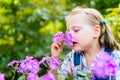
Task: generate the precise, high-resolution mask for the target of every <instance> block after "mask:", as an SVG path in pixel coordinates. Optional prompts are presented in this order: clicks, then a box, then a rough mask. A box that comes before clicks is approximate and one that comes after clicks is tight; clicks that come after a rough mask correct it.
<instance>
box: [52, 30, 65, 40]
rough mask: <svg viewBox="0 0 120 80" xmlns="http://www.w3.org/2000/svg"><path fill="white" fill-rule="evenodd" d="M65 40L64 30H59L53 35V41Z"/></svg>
mask: <svg viewBox="0 0 120 80" xmlns="http://www.w3.org/2000/svg"><path fill="white" fill-rule="evenodd" d="M63 40H64V34H63V32H58V33H56V34H55V35H54V37H53V42H62V41H63Z"/></svg>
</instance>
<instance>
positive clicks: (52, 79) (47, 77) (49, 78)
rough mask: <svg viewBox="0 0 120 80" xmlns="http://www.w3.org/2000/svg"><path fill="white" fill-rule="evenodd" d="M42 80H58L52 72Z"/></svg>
mask: <svg viewBox="0 0 120 80" xmlns="http://www.w3.org/2000/svg"><path fill="white" fill-rule="evenodd" d="M42 80H56V78H55V76H54V75H53V73H52V72H51V71H48V73H47V74H45V75H44V76H43V79H42Z"/></svg>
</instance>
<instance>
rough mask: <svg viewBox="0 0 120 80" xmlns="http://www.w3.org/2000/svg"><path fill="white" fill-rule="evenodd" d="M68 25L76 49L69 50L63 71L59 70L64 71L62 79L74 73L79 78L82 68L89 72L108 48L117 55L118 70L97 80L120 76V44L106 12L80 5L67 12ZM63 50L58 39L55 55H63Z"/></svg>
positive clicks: (55, 44) (56, 56) (57, 56)
mask: <svg viewBox="0 0 120 80" xmlns="http://www.w3.org/2000/svg"><path fill="white" fill-rule="evenodd" d="M66 26H67V32H70V33H71V34H72V36H73V46H72V48H73V50H72V51H71V52H70V53H69V54H67V56H66V59H65V60H64V61H63V63H62V66H61V69H60V71H59V74H64V75H63V76H61V77H62V80H65V79H66V78H67V76H69V75H70V74H72V75H73V76H74V80H78V76H80V75H78V72H77V71H78V70H83V71H84V72H85V73H86V74H87V73H89V72H90V71H91V69H92V67H93V66H95V65H94V62H93V60H94V59H95V58H96V57H97V56H101V55H102V54H103V53H104V52H105V51H107V52H109V53H110V54H111V56H113V57H114V59H115V62H116V63H117V73H116V75H114V76H109V77H107V78H97V77H96V78H95V80H120V52H119V51H117V50H118V49H119V47H118V44H117V42H116V40H115V39H114V37H113V35H112V32H111V29H110V27H109V26H108V24H107V23H106V22H105V21H103V18H102V15H101V14H100V13H99V12H98V11H97V10H95V9H92V8H84V9H81V8H80V7H76V8H74V9H73V10H72V11H71V12H70V13H69V15H68V16H67V18H66ZM60 51H62V47H61V43H60V42H54V43H53V44H52V46H51V53H52V57H55V58H60V54H59V53H60ZM103 57H105V56H103ZM81 77H82V76H81Z"/></svg>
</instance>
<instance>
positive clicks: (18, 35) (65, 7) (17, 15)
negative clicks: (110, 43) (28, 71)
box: [0, 0, 120, 80]
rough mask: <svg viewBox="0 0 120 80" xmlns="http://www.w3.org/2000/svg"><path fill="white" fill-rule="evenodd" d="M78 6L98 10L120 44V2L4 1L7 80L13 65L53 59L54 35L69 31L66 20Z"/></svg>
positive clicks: (0, 57)
mask: <svg viewBox="0 0 120 80" xmlns="http://www.w3.org/2000/svg"><path fill="white" fill-rule="evenodd" d="M76 6H81V7H92V8H96V9H98V10H99V11H100V12H101V13H102V14H103V16H104V20H106V21H107V23H109V24H110V26H111V27H112V29H113V33H114V36H115V39H116V40H117V41H118V43H120V0H0V72H2V73H4V74H5V77H6V80H10V78H11V76H12V72H11V70H10V68H9V67H8V66H7V64H8V63H9V62H10V61H12V60H21V59H25V57H26V56H33V57H34V58H37V59H38V60H40V59H41V58H42V57H43V56H50V47H51V44H52V37H53V35H54V34H55V33H57V32H59V31H65V29H66V28H65V26H66V25H65V16H66V15H67V13H68V12H69V11H70V10H71V9H72V8H74V7H76ZM68 50H69V48H66V51H68ZM66 53H67V52H63V54H66ZM63 56H64V55H63ZM43 72H44V71H43ZM42 74H43V73H42V72H41V73H40V75H42Z"/></svg>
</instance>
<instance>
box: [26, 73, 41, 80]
mask: <svg viewBox="0 0 120 80" xmlns="http://www.w3.org/2000/svg"><path fill="white" fill-rule="evenodd" d="M38 79H39V77H38V74H37V73H35V72H30V73H28V76H27V80H38Z"/></svg>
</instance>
